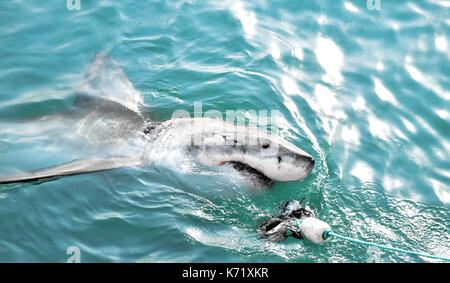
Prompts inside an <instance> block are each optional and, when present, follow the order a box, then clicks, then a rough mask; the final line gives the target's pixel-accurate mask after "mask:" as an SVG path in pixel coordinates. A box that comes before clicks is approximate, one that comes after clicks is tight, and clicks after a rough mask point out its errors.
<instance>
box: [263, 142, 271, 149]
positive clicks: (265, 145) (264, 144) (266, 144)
mask: <svg viewBox="0 0 450 283" xmlns="http://www.w3.org/2000/svg"><path fill="white" fill-rule="evenodd" d="M269 146H270V144H269V143H267V142H265V143H263V145H262V147H263V148H269Z"/></svg>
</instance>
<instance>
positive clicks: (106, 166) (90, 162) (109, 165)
mask: <svg viewBox="0 0 450 283" xmlns="http://www.w3.org/2000/svg"><path fill="white" fill-rule="evenodd" d="M139 163H140V160H139V159H138V158H130V157H104V158H92V159H84V160H74V161H71V162H68V163H65V164H61V165H58V166H54V167H49V168H45V169H39V170H35V171H31V172H27V173H23V174H20V175H16V176H10V177H0V184H11V183H21V182H33V181H42V180H47V179H54V178H58V177H63V176H71V175H79V174H85V173H92V172H98V171H106V170H112V169H116V168H121V167H130V166H136V165H139Z"/></svg>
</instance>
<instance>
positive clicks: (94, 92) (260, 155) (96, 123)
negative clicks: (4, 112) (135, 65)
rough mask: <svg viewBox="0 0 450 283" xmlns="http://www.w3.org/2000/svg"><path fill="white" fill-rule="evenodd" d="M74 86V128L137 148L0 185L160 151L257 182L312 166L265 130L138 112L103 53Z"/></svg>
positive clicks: (138, 160)
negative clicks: (80, 114) (154, 118)
mask: <svg viewBox="0 0 450 283" xmlns="http://www.w3.org/2000/svg"><path fill="white" fill-rule="evenodd" d="M85 79H86V81H85V83H84V84H83V85H82V86H81V87H80V88H79V90H78V91H77V97H76V101H75V107H77V108H79V109H81V111H82V112H84V116H83V117H82V119H80V122H79V123H78V125H77V127H78V128H77V132H80V134H81V135H83V136H84V137H88V140H89V142H90V143H92V144H94V145H95V143H96V142H97V141H101V144H105V143H107V142H111V143H114V142H115V141H117V140H121V139H122V140H126V142H130V143H134V144H136V145H137V146H136V147H138V148H140V150H138V152H134V153H133V154H130V155H126V156H103V157H95V158H91V159H86V160H74V161H72V162H69V163H65V164H62V165H58V166H54V167H49V168H46V169H39V170H35V171H31V172H26V173H23V174H20V175H16V176H10V177H0V184H7V183H18V182H32V181H40V180H47V179H54V178H57V177H62V176H70V175H77V174H84V173H91V172H98V171H105V170H112V169H116V168H121V167H130V166H140V165H143V164H149V163H151V162H152V161H154V160H155V159H157V158H159V157H161V152H162V151H167V152H171V151H174V150H175V151H178V152H182V153H183V154H186V153H189V154H190V155H192V156H193V157H194V158H195V159H196V160H198V162H200V163H202V164H204V165H207V166H220V165H230V166H232V167H233V168H235V169H236V170H238V171H239V172H240V173H241V174H242V175H244V176H246V177H248V178H249V179H251V180H252V182H253V181H254V183H259V184H262V185H267V186H270V185H271V184H272V182H273V181H295V180H303V179H304V178H306V177H307V176H308V175H309V174H310V173H311V171H312V170H313V168H314V159H313V158H312V156H311V155H309V154H308V153H306V152H305V151H303V150H302V149H300V148H298V147H296V146H294V145H293V144H291V143H289V142H287V141H285V140H283V139H281V138H279V137H277V136H274V135H270V134H269V133H267V132H265V131H262V130H259V129H256V128H250V127H246V126H238V125H234V124H231V123H227V122H225V121H223V120H221V119H213V118H178V119H171V120H167V121H163V122H153V121H149V120H147V119H146V118H145V117H144V115H142V114H141V111H140V110H141V109H142V108H143V107H144V103H143V98H142V96H141V95H140V94H139V92H138V91H137V90H136V89H135V88H134V87H133V85H132V84H131V82H130V81H129V80H128V78H127V76H126V75H125V73H124V72H123V70H122V69H121V68H120V67H119V66H118V65H117V64H116V63H115V62H114V61H113V60H111V59H110V58H109V57H107V56H104V55H102V54H97V55H96V56H95V58H94V59H93V61H92V62H91V64H90V65H89V67H88V69H87V71H86V74H85Z"/></svg>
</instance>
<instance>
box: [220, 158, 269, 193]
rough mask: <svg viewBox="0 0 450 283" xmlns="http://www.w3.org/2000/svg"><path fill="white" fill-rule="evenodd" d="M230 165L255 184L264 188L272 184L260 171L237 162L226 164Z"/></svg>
mask: <svg viewBox="0 0 450 283" xmlns="http://www.w3.org/2000/svg"><path fill="white" fill-rule="evenodd" d="M226 164H230V165H231V166H232V167H233V168H234V169H235V170H236V171H238V172H239V173H241V174H242V175H244V176H245V177H250V178H251V179H252V181H254V182H255V183H260V184H262V185H264V186H268V187H269V186H270V185H272V183H273V182H274V180H272V179H271V178H269V177H267V176H266V175H264V173H262V172H261V171H259V170H257V169H255V168H253V167H251V166H250V165H247V164H245V163H242V162H239V161H230V162H226Z"/></svg>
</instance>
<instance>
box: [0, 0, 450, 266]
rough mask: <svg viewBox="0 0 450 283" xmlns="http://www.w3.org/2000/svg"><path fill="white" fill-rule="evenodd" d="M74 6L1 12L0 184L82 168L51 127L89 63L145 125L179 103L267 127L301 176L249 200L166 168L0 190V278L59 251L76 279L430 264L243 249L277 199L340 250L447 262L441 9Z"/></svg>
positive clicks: (301, 244) (188, 169) (449, 93)
mask: <svg viewBox="0 0 450 283" xmlns="http://www.w3.org/2000/svg"><path fill="white" fill-rule="evenodd" d="M80 3H81V7H80V8H81V9H80V10H68V9H67V7H66V3H65V1H19V0H16V1H13V0H7V1H1V3H0V34H1V36H0V58H1V60H0V175H2V176H4V175H11V174H15V173H18V172H21V171H26V170H32V169H36V168H42V167H47V166H51V165H56V164H59V163H62V162H66V161H69V160H71V159H75V158H83V157H87V156H92V155H95V152H96V150H98V148H96V147H95V146H94V147H93V146H89V145H86V143H85V141H86V139H85V137H83V134H82V132H80V131H77V129H76V128H73V127H71V126H73V124H71V123H70V122H67V120H66V119H65V116H64V113H67V112H68V110H69V109H70V107H71V105H72V103H73V100H74V96H75V91H76V90H77V88H78V86H79V85H80V84H81V83H82V82H83V73H84V70H85V69H86V66H87V65H88V64H89V62H90V60H91V59H92V57H93V56H94V54H95V53H97V52H103V53H105V54H108V55H109V56H110V57H112V58H114V60H116V61H117V62H118V64H119V65H120V66H122V67H123V69H124V71H125V73H126V74H127V75H128V77H129V79H130V81H131V82H132V83H133V85H134V86H135V88H136V89H137V90H138V91H139V92H140V93H141V94H142V96H143V97H144V101H145V103H146V104H147V105H148V109H147V114H148V115H149V116H150V117H152V119H159V120H164V119H169V118H170V116H171V114H172V112H173V111H175V110H178V109H185V110H188V111H190V112H192V111H193V104H194V103H195V102H202V103H203V108H204V110H208V109H216V110H219V111H221V112H223V113H224V112H225V111H226V110H237V109H244V110H264V109H266V110H278V111H280V112H281V114H282V119H280V120H279V122H278V124H277V125H276V126H277V127H278V128H280V135H281V136H283V137H284V138H285V139H287V140H289V141H291V142H292V143H294V144H296V145H297V146H299V147H302V148H304V149H305V150H306V151H308V152H310V153H312V155H314V157H315V158H316V167H315V169H314V171H313V173H312V174H311V175H310V176H309V177H308V178H307V179H306V180H305V181H303V182H287V183H276V184H275V185H274V186H273V188H271V189H264V190H257V191H255V190H249V189H247V188H246V187H245V186H243V185H242V184H241V183H240V182H239V176H237V175H235V174H234V173H233V172H226V170H225V171H224V170H223V169H215V168H203V169H202V170H198V168H197V167H196V166H195V165H192V164H190V163H185V164H180V163H183V162H181V161H180V162H178V160H177V159H176V158H174V157H171V158H169V157H167V160H165V161H167V162H161V163H160V164H158V165H157V166H148V167H144V168H129V169H119V170H115V171H108V172H102V173H95V174H87V175H80V176H73V177H67V178H62V179H58V180H55V181H51V182H45V183H41V184H19V185H2V186H0V261H6V262H23V261H26V262H28V261H31V262H41V261H44V262H48V261H51V262H54V261H56V262H65V261H66V260H67V259H68V258H69V257H70V255H68V254H67V253H66V252H67V249H68V248H69V247H76V248H78V249H79V250H80V252H81V261H82V262H161V261H162V262H167V261H169V262H173V261H176V262H180V261H181V262H190V261H199V262H218V261H227V262H372V261H376V262H405V261H406V262H423V261H432V260H429V259H425V258H420V257H415V256H408V255H402V254H397V253H391V252H384V251H381V250H378V249H374V248H369V249H368V248H367V247H364V246H360V245H356V244H349V243H345V242H342V241H340V240H338V239H332V240H331V241H329V242H328V243H326V244H324V245H314V244H311V243H308V242H305V241H298V240H295V239H290V240H287V241H286V242H282V243H268V242H266V241H263V240H261V239H259V238H258V236H257V234H256V228H257V226H258V223H260V222H261V221H262V220H263V219H264V217H266V216H268V215H270V214H274V213H276V212H277V206H278V205H279V203H280V202H282V201H286V200H289V199H293V198H297V199H302V198H305V203H306V204H307V205H308V207H309V208H311V209H312V210H313V211H314V213H315V214H316V215H317V216H318V217H319V218H321V219H323V220H324V221H327V222H328V223H330V224H331V225H332V227H333V228H334V230H335V231H338V232H340V233H341V234H345V235H348V236H354V237H357V238H360V239H364V240H371V241H376V242H380V243H391V244H395V245H396V246H398V247H401V248H407V249H414V250H416V251H419V252H420V251H421V252H429V253H433V254H439V255H443V256H450V234H449V229H450V211H449V208H450V170H449V168H450V161H449V159H450V154H449V152H450V124H449V119H450V64H449V63H450V55H449V54H450V46H449V40H450V2H449V1H444V0H420V1H419V0H417V1H397V0H395V1H394V0H381V1H380V4H381V10H377V9H368V8H367V5H366V1H362V0H354V1H350V0H348V1H337V0H330V1H292V0H291V1H287V0H286V1H88V0H81V2H80ZM91 122H92V121H91ZM163 159H165V158H163ZM169 159H170V160H169Z"/></svg>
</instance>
